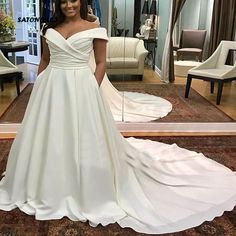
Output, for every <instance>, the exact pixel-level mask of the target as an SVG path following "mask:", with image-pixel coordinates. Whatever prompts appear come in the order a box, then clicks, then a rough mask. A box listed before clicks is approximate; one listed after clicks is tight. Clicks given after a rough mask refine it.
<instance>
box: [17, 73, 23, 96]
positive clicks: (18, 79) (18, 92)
mask: <svg viewBox="0 0 236 236" xmlns="http://www.w3.org/2000/svg"><path fill="white" fill-rule="evenodd" d="M21 79H22V73H19V74H18V75H17V76H16V92H17V95H18V96H19V95H20V80H21Z"/></svg>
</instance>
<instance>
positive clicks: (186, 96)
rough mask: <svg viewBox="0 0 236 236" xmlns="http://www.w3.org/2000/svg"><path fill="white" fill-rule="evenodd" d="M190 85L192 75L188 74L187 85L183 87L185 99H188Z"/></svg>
mask: <svg viewBox="0 0 236 236" xmlns="http://www.w3.org/2000/svg"><path fill="white" fill-rule="evenodd" d="M191 83H192V75H189V74H188V77H187V84H186V87H185V98H188V95H189V90H190V87H191Z"/></svg>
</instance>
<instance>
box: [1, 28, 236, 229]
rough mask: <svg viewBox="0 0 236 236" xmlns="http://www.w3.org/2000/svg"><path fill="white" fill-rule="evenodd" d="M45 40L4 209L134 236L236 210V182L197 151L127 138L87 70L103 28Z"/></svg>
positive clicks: (4, 190) (6, 182) (10, 166)
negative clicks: (113, 226) (115, 228)
mask: <svg viewBox="0 0 236 236" xmlns="http://www.w3.org/2000/svg"><path fill="white" fill-rule="evenodd" d="M45 37H46V39H47V42H48V45H49V49H50V52H51V60H50V64H49V65H48V67H47V68H46V69H45V70H44V71H43V72H41V73H40V75H39V76H38V78H37V80H36V83H35V85H34V89H33V91H32V95H31V97H30V101H29V104H28V107H27V110H26V114H25V117H24V120H23V123H22V126H21V128H20V131H19V132H18V134H17V137H16V138H15V140H14V142H13V145H12V148H11V151H10V154H9V158H8V163H7V168H6V172H5V175H4V177H3V178H2V180H1V182H0V209H2V210H6V211H10V210H12V209H14V208H16V207H18V208H19V209H20V210H21V211H23V212H25V213H27V214H30V215H35V217H36V219H38V220H49V219H60V218H62V217H63V216H67V217H69V218H70V219H71V220H75V221H77V220H79V221H87V220H88V221H89V223H90V224H91V225H92V226H96V225H98V224H102V225H107V224H109V223H114V222H117V223H118V224H119V225H120V226H121V227H131V228H133V229H134V230H136V231H138V232H144V233H166V232H175V231H180V230H184V229H187V228H190V227H194V226H197V225H199V224H201V223H202V222H204V221H205V220H212V219H213V218H214V217H216V216H220V215H222V214H223V212H224V211H225V210H232V209H233V207H234V205H235V204H236V175H235V173H234V172H232V171H231V170H230V169H228V168H226V167H225V166H223V165H221V164H218V163H217V162H214V161H212V160H211V159H208V158H206V157H205V156H204V155H203V154H201V153H196V152H193V151H188V150H186V149H183V148H179V147H178V146H177V145H167V144H164V143H159V142H153V141H148V140H140V139H134V138H129V139H124V138H123V137H122V136H121V134H120V133H119V132H118V131H117V129H116V125H115V122H114V120H113V118H112V114H111V112H110V110H109V106H108V105H107V102H106V101H105V100H104V98H103V94H102V91H101V90H100V89H99V87H98V84H97V82H96V79H95V77H94V75H93V72H92V70H91V68H90V67H89V66H88V61H89V55H90V53H91V51H92V47H93V39H94V38H100V39H105V40H106V39H107V36H106V30H105V29H104V28H95V29H90V30H85V31H82V32H78V33H76V34H74V35H72V36H71V37H69V38H68V39H64V38H63V37H62V35H60V34H59V33H58V32H57V31H55V30H54V29H48V30H47V32H46V34H45Z"/></svg>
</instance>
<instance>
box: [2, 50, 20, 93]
mask: <svg viewBox="0 0 236 236" xmlns="http://www.w3.org/2000/svg"><path fill="white" fill-rule="evenodd" d="M11 78H13V79H15V81H16V91H17V95H19V94H20V80H21V79H22V72H21V71H19V69H18V68H17V66H15V65H14V64H12V63H11V62H10V61H9V60H8V59H7V58H6V57H5V56H4V55H3V53H2V51H1V50H0V85H1V91H3V90H4V82H5V81H6V80H9V79H11Z"/></svg>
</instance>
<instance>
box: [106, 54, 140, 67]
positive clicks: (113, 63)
mask: <svg viewBox="0 0 236 236" xmlns="http://www.w3.org/2000/svg"><path fill="white" fill-rule="evenodd" d="M137 67H138V60H137V59H135V58H129V57H128V58H127V57H126V58H124V57H119V58H110V60H107V68H137Z"/></svg>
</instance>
